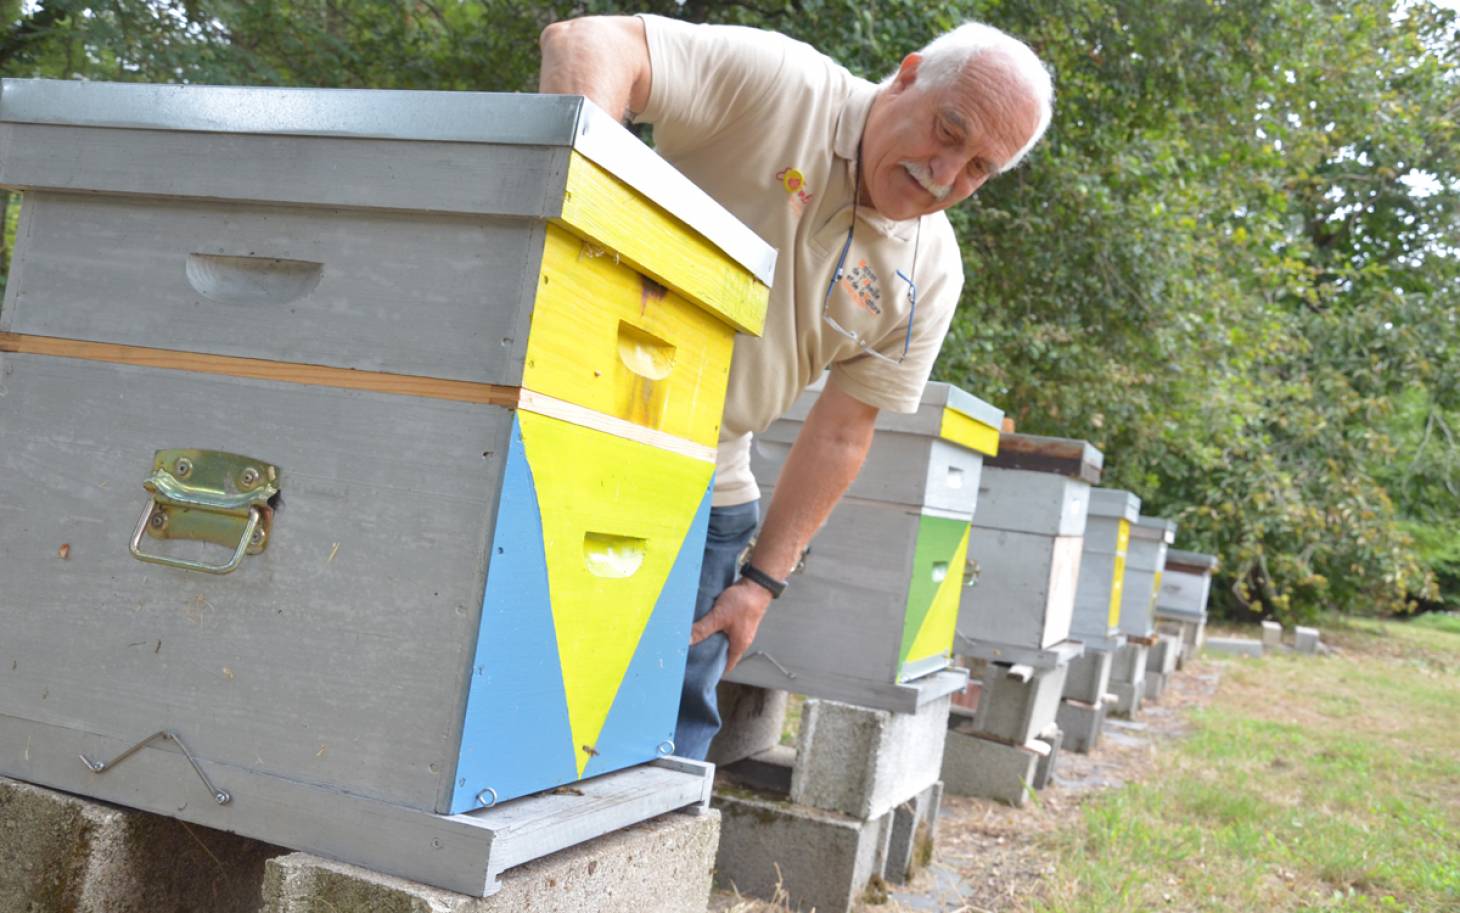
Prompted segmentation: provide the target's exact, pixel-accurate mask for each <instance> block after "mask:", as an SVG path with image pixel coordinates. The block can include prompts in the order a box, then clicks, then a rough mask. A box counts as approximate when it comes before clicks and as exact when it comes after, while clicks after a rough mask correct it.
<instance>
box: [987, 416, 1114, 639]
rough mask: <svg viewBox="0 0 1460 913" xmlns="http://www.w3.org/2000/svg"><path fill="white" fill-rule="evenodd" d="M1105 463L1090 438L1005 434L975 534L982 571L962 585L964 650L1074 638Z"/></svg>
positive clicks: (994, 459) (991, 463) (989, 470)
mask: <svg viewBox="0 0 1460 913" xmlns="http://www.w3.org/2000/svg"><path fill="white" fill-rule="evenodd" d="M1103 463H1104V457H1103V455H1102V454H1101V453H1100V451H1099V450H1096V449H1095V448H1094V447H1093V446H1091V445H1090V444H1089V443H1087V442H1085V441H1076V440H1069V439H1067V438H1052V437H1038V436H1035V435H1028V434H1004V435H1002V436H1000V438H999V454H998V456H996V457H990V458H989V459H987V460H985V462H984V469H983V479H982V481H981V482H980V484H979V496H978V512H977V513H975V514H974V517H973V531H972V533H971V535H970V538H969V554H970V555H971V556H972V559H973V561H974V562H976V563H977V565H978V568H979V578H978V585H977V586H974V587H969V588H966V589H965V590H964V592H963V602H962V607H961V608H960V609H959V614H958V639H959V650H960V652H964V651H967V650H968V649H969V648H971V647H973V645H974V644H976V643H982V644H990V645H994V644H997V645H1005V646H1010V647H1022V648H1026V649H1032V650H1042V649H1044V648H1046V647H1050V646H1053V645H1055V644H1057V643H1059V642H1061V641H1063V640H1065V639H1066V638H1067V637H1068V636H1069V633H1070V621H1071V617H1072V615H1073V613H1074V608H1075V587H1076V584H1077V582H1078V580H1079V574H1080V554H1081V550H1082V548H1083V546H1084V539H1085V519H1086V513H1087V511H1088V510H1089V506H1090V486H1091V484H1092V483H1098V482H1099V481H1100V471H1101V466H1102V465H1103ZM975 652H977V651H975ZM977 655H980V656H983V655H984V654H983V653H977ZM985 658H997V657H992V656H987V657H985Z"/></svg>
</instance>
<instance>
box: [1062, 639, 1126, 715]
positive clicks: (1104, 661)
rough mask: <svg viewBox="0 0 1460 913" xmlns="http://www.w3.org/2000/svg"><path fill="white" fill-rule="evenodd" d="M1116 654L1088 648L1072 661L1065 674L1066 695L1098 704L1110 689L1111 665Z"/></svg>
mask: <svg viewBox="0 0 1460 913" xmlns="http://www.w3.org/2000/svg"><path fill="white" fill-rule="evenodd" d="M1112 659H1114V654H1112V653H1111V651H1109V650H1088V649H1087V650H1086V651H1085V653H1084V655H1083V656H1077V657H1076V658H1075V659H1074V660H1072V661H1071V662H1070V668H1069V671H1068V672H1067V673H1066V674H1065V692H1064V696H1065V697H1068V698H1074V699H1075V700H1077V701H1084V702H1085V703H1087V704H1098V703H1100V701H1101V699H1102V698H1103V697H1104V696H1105V692H1107V691H1109V690H1110V665H1111V661H1112Z"/></svg>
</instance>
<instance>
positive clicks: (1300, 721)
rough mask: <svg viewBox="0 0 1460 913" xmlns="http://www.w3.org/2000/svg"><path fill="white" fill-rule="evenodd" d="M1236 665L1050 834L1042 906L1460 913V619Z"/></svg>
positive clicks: (1379, 626) (1345, 638) (1052, 912)
mask: <svg viewBox="0 0 1460 913" xmlns="http://www.w3.org/2000/svg"><path fill="white" fill-rule="evenodd" d="M1322 630H1323V636H1324V640H1325V641H1326V642H1328V643H1332V644H1334V645H1335V646H1336V647H1337V648H1338V652H1337V653H1336V654H1335V655H1333V656H1329V657H1312V656H1298V655H1293V654H1278V655H1273V656H1269V657H1267V658H1265V659H1262V660H1232V661H1230V663H1229V664H1228V665H1227V667H1226V669H1225V671H1224V672H1223V676H1222V681H1221V686H1220V688H1219V690H1218V692H1217V694H1216V696H1215V698H1214V699H1213V700H1212V702H1211V703H1210V704H1209V705H1208V706H1206V707H1204V708H1202V709H1201V710H1198V711H1196V712H1195V713H1194V714H1193V715H1192V718H1191V721H1192V724H1193V730H1192V732H1191V734H1190V735H1189V736H1187V737H1185V738H1182V739H1179V740H1177V741H1175V742H1172V743H1170V744H1169V745H1168V746H1167V747H1166V748H1165V749H1164V750H1163V751H1162V752H1161V753H1160V754H1159V755H1158V757H1157V758H1156V759H1155V762H1154V764H1155V766H1154V768H1153V769H1152V770H1151V772H1150V775H1149V776H1148V777H1146V778H1144V779H1143V781H1142V782H1141V783H1139V784H1133V785H1130V786H1127V787H1125V788H1122V789H1119V790H1115V791H1112V792H1108V793H1105V794H1102V795H1101V796H1099V797H1098V798H1095V799H1093V800H1092V801H1090V802H1089V803H1087V804H1086V805H1085V806H1084V807H1083V809H1082V814H1081V818H1080V820H1079V823H1078V824H1077V825H1075V826H1074V827H1071V828H1067V829H1065V830H1064V831H1061V832H1057V833H1056V834H1055V835H1054V836H1053V837H1051V838H1050V841H1049V846H1048V851H1049V852H1050V853H1051V854H1053V856H1054V857H1055V859H1056V860H1057V866H1056V870H1055V872H1056V874H1054V875H1053V876H1051V877H1050V878H1049V879H1048V880H1047V881H1046V882H1045V897H1044V898H1043V899H1042V900H1037V901H1035V902H1033V903H1032V904H1031V906H1030V909H1032V910H1035V911H1039V913H1076V911H1078V913H1090V911H1148V910H1171V911H1222V913H1228V911H1263V913H1266V911H1279V910H1283V911H1286V910H1292V911H1308V910H1325V911H1328V910H1341V911H1371V910H1373V911H1387V910H1408V911H1460V617H1457V616H1454V615H1448V616H1445V615H1431V616H1426V617H1424V618H1422V619H1419V620H1416V621H1413V622H1380V621H1348V622H1342V621H1338V620H1328V621H1327V622H1326V623H1325V624H1324V625H1323V626H1322Z"/></svg>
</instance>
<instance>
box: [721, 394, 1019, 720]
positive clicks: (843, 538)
mask: <svg viewBox="0 0 1460 913" xmlns="http://www.w3.org/2000/svg"><path fill="white" fill-rule="evenodd" d="M821 389H822V387H821V384H820V383H818V384H816V385H814V386H813V387H812V388H811V389H810V390H808V391H807V392H806V393H804V394H803V395H802V396H801V397H800V399H798V400H797V402H796V404H795V405H794V407H793V408H792V410H791V411H790V412H788V414H787V415H786V417H784V418H782V419H781V420H780V421H778V422H776V423H775V424H774V425H773V426H772V427H771V428H770V429H769V430H768V431H767V432H766V433H765V434H764V435H760V436H758V437H757V441H756V443H754V444H753V445H752V451H751V468H752V470H753V471H754V472H755V475H756V481H757V482H758V483H759V484H760V486H761V489H762V497H763V498H765V499H769V498H771V497H773V496H774V490H775V482H776V479H777V478H778V476H779V473H780V468H781V466H782V465H783V463H784V461H785V458H786V454H787V453H788V452H789V449H790V444H791V443H792V442H793V441H795V438H796V435H797V434H798V433H799V432H800V428H801V425H802V424H803V423H804V421H805V418H806V416H807V415H808V414H809V412H810V410H811V406H812V405H813V404H814V403H815V399H816V397H817V396H818V395H820V390H821ZM1002 418H1003V414H1002V413H1001V412H1000V411H999V410H997V409H995V408H993V407H992V406H989V405H988V404H986V403H983V402H982V401H980V400H977V399H975V398H974V397H972V396H970V395H969V394H967V393H965V392H964V391H962V390H959V389H958V388H956V387H952V386H949V385H948V384H940V383H930V384H929V385H928V387H927V390H926V391H925V392H924V394H923V401H922V406H921V408H920V409H919V410H918V411H917V412H916V413H913V414H909V415H896V414H890V413H885V412H884V413H882V414H881V415H879V416H878V420H877V432H876V436H875V437H874V438H873V442H872V449H871V451H870V452H869V453H868V455H867V461H866V463H865V464H864V465H863V468H862V472H861V474H860V475H859V476H858V478H857V481H856V482H854V483H853V484H852V487H851V489H850V491H849V492H848V493H847V495H846V497H844V498H842V500H841V502H840V503H838V504H837V506H836V508H835V509H834V510H833V511H832V514H831V516H830V518H828V520H827V522H826V525H825V526H823V527H822V529H821V531H820V532H818V533H817V535H816V537H815V538H814V539H813V540H812V543H811V552H810V554H809V555H808V556H807V558H806V563H805V569H804V570H803V571H802V572H800V573H798V574H796V575H795V576H794V577H793V578H792V581H791V587H790V588H789V589H788V590H787V591H786V594H785V595H784V596H783V597H782V598H781V599H779V600H777V601H776V603H775V606H774V607H773V610H772V611H771V612H769V613H767V615H766V618H765V620H764V621H763V622H762V623H761V627H760V630H759V632H758V633H757V635H756V639H755V642H754V643H753V644H752V645H751V647H750V650H749V651H748V652H747V653H746V658H745V659H744V660H742V661H741V663H740V665H739V666H737V667H736V668H735V669H734V670H733V672H732V673H731V674H730V675H729V676H728V677H727V678H728V679H729V680H730V681H736V682H740V683H742V684H750V685H758V686H760V687H770V688H782V689H786V690H790V691H795V692H798V693H801V694H807V695H811V696H814V697H824V698H829V699H832V700H839V701H845V702H847V703H852V704H857V705H860V706H864V707H874V708H880V709H887V710H893V711H897V712H910V711H912V710H915V709H916V708H917V706H918V705H919V704H920V703H923V702H926V701H927V700H931V699H933V698H935V697H939V696H941V693H934V692H933V691H931V690H929V689H928V688H926V687H920V686H919V685H918V684H917V680H919V679H923V680H924V681H926V680H927V679H926V677H927V676H929V675H931V674H932V673H935V672H937V671H939V670H942V669H945V668H947V666H948V663H949V658H950V656H951V651H952V645H953V632H954V624H955V622H956V618H957V614H958V599H959V591H960V589H961V588H962V586H963V581H964V571H965V564H966V560H967V550H968V528H969V520H970V519H971V518H972V516H973V512H974V509H975V508H976V506H977V500H978V490H979V481H978V479H979V473H980V468H981V463H982V456H983V455H984V454H991V453H993V452H996V450H997V446H998V427H999V424H1000V422H1001V421H1002ZM942 693H946V690H945V691H943V692H942Z"/></svg>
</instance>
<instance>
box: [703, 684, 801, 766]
mask: <svg viewBox="0 0 1460 913" xmlns="http://www.w3.org/2000/svg"><path fill="white" fill-rule="evenodd" d="M715 693H716V700H717V701H718V703H719V707H720V732H719V733H718V734H717V735H716V736H715V740H714V741H713V742H711V743H710V752H709V754H708V755H707V756H706V757H705V760H706V761H709V762H710V763H711V764H714V765H716V766H724V765H726V764H734V763H735V762H736V761H739V760H741V759H742V758H748V757H750V756H751V755H754V754H760V753H761V752H762V751H766V750H767V749H770V748H774V747H775V746H777V745H779V744H780V743H781V729H782V728H783V727H784V726H785V724H786V704H787V702H788V699H789V697H790V695H788V694H787V693H786V692H784V691H777V690H775V689H772V688H757V687H755V686H753V685H738V684H735V683H734V682H721V683H720V686H719V687H718V688H717V689H716V692H715Z"/></svg>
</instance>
